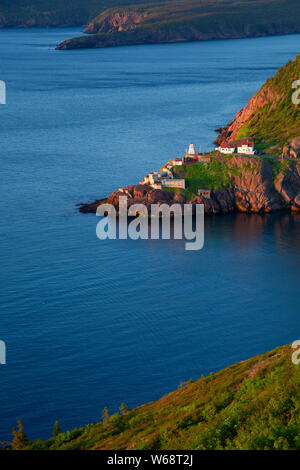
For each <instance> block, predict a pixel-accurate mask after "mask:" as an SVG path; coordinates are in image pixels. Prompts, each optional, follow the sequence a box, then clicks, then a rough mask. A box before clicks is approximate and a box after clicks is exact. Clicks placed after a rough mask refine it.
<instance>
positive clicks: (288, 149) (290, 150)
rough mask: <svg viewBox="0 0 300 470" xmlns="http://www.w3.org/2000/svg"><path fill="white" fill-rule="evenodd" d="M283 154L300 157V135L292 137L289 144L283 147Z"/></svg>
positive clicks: (286, 156)
mask: <svg viewBox="0 0 300 470" xmlns="http://www.w3.org/2000/svg"><path fill="white" fill-rule="evenodd" d="M283 156H284V157H285V158H298V157H300V137H296V138H295V139H292V140H291V141H290V143H289V145H286V146H285V147H284V148H283Z"/></svg>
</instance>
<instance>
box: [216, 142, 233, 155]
mask: <svg viewBox="0 0 300 470" xmlns="http://www.w3.org/2000/svg"><path fill="white" fill-rule="evenodd" d="M216 150H218V151H219V152H221V153H225V154H227V155H228V154H231V153H234V152H235V146H234V145H233V144H227V143H225V144H221V145H220V147H216Z"/></svg>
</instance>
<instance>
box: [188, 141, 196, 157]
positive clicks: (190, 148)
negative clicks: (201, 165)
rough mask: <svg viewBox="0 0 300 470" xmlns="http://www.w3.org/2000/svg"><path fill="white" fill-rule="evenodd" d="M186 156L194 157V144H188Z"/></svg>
mask: <svg viewBox="0 0 300 470" xmlns="http://www.w3.org/2000/svg"><path fill="white" fill-rule="evenodd" d="M188 154H189V155H196V152H195V147H194V144H193V142H191V143H190V145H189V151H188Z"/></svg>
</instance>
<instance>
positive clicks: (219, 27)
mask: <svg viewBox="0 0 300 470" xmlns="http://www.w3.org/2000/svg"><path fill="white" fill-rule="evenodd" d="M291 11H292V12H293V14H292V15H291V13H290V12H291ZM99 13H101V12H99ZM120 17H122V18H123V19H122V23H120ZM120 25H121V29H120V28H119V26H120ZM88 30H89V32H97V33H98V34H93V36H92V39H91V37H90V38H88V37H82V38H74V39H71V40H68V41H64V42H63V43H62V44H60V45H59V47H58V48H61V49H72V48H79V47H81V48H83V47H110V46H121V45H134V44H155V43H164V42H182V41H203V40H210V39H228V38H243V37H257V36H268V35H274V34H289V33H299V32H300V4H299V1H298V0H251V1H249V0H215V1H214V2H211V1H210V0H173V1H168V2H163V3H161V4H158V3H154V2H153V4H147V5H141V6H138V5H133V6H130V7H128V6H126V7H115V8H110V9H109V10H107V11H105V12H104V13H103V12H102V13H101V14H100V15H98V16H97V17H96V18H95V19H94V20H93V21H92V22H91V25H90V26H89V29H88Z"/></svg>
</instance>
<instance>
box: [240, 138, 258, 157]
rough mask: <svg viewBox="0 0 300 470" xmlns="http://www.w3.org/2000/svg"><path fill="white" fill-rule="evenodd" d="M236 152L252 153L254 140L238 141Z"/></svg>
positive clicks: (253, 152)
mask: <svg viewBox="0 0 300 470" xmlns="http://www.w3.org/2000/svg"><path fill="white" fill-rule="evenodd" d="M237 151H238V153H242V154H244V155H254V154H255V150H254V142H250V141H249V140H246V141H244V142H243V141H242V142H238V148H237Z"/></svg>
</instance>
